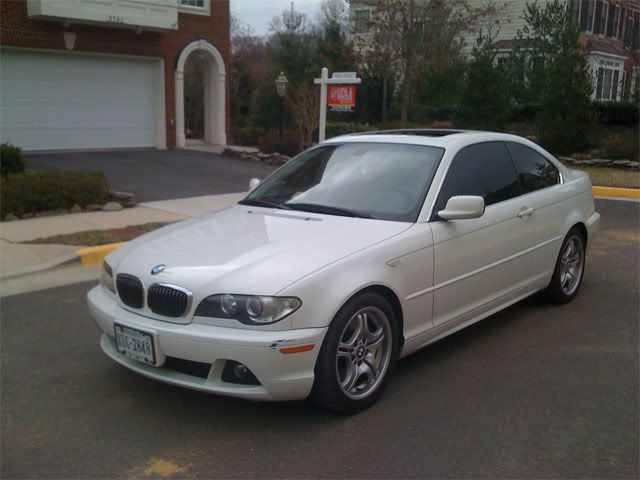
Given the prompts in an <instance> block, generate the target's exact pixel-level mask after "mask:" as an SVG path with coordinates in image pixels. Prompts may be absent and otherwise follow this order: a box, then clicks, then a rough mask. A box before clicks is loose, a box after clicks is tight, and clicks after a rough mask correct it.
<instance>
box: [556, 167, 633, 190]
mask: <svg viewBox="0 0 640 480" xmlns="http://www.w3.org/2000/svg"><path fill="white" fill-rule="evenodd" d="M569 168H574V167H571V166H569ZM575 168H576V170H583V171H585V172H587V173H588V174H589V176H590V177H591V183H592V184H593V185H597V186H600V187H624V188H640V172H638V171H632V170H623V169H621V168H609V167H589V166H582V165H580V166H576V167H575Z"/></svg>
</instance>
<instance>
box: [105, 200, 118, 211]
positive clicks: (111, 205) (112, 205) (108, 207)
mask: <svg viewBox="0 0 640 480" xmlns="http://www.w3.org/2000/svg"><path fill="white" fill-rule="evenodd" d="M120 210H122V205H120V204H119V203H118V202H107V203H105V204H104V205H103V206H102V211H103V212H118V211H120Z"/></svg>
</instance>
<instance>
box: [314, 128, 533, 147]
mask: <svg viewBox="0 0 640 480" xmlns="http://www.w3.org/2000/svg"><path fill="white" fill-rule="evenodd" d="M492 141H510V142H518V143H523V144H529V145H532V144H533V142H531V141H529V140H527V139H525V138H522V137H520V136H517V135H511V134H508V133H498V132H485V131H480V130H457V129H439V128H428V129H399V130H380V131H372V132H362V133H352V134H349V135H342V136H339V137H333V138H330V139H329V140H327V141H326V142H325V143H351V142H376V143H402V144H412V145H427V146H432V147H440V148H447V147H455V148H456V149H460V148H463V147H465V146H467V145H471V144H474V143H482V142H492Z"/></svg>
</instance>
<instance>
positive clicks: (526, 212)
mask: <svg viewBox="0 0 640 480" xmlns="http://www.w3.org/2000/svg"><path fill="white" fill-rule="evenodd" d="M535 211H536V209H535V208H533V207H522V209H521V210H520V211H519V212H518V216H519V217H520V218H523V217H529V216H531V215H533V212H535Z"/></svg>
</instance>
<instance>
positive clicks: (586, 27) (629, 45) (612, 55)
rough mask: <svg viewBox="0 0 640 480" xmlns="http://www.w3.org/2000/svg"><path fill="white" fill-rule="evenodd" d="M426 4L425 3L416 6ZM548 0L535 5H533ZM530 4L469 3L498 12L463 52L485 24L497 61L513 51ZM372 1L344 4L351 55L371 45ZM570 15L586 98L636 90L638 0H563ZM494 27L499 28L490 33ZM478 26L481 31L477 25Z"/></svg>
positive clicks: (620, 96)
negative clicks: (584, 65)
mask: <svg viewBox="0 0 640 480" xmlns="http://www.w3.org/2000/svg"><path fill="white" fill-rule="evenodd" d="M416 1H417V2H419V1H426V0H416ZM548 1H550V0H538V4H539V5H543V4H544V3H546V2H548ZM530 2H531V0H469V5H470V6H471V7H472V8H484V7H486V6H487V5H490V4H494V5H496V6H498V7H499V8H498V11H497V12H496V14H495V15H493V16H491V17H488V18H485V19H484V20H483V21H482V22H480V23H479V24H478V26H477V27H476V28H475V29H474V31H473V32H471V33H469V34H466V35H465V36H464V43H465V47H464V49H463V51H464V52H465V53H467V54H469V53H470V52H471V47H472V46H473V45H474V42H475V40H476V38H477V35H478V30H479V29H480V28H482V27H483V26H486V25H489V24H491V25H492V26H493V27H492V28H493V30H494V31H493V32H492V33H493V34H495V35H496V37H495V41H496V49H497V51H498V61H502V60H501V59H505V58H506V57H507V56H508V55H509V53H510V52H511V51H512V50H513V48H514V45H515V42H516V39H517V37H518V31H519V30H522V29H523V27H524V26H525V21H524V18H523V14H524V11H525V6H526V4H527V3H530ZM377 3H378V2H376V1H375V0H350V1H349V4H350V28H349V31H350V40H351V41H352V42H353V43H354V45H355V47H356V48H357V49H363V48H367V47H368V46H369V45H370V44H371V42H373V39H374V34H373V33H374V32H373V31H372V27H371V24H370V23H371V18H372V15H374V14H375V5H376V4H377ZM566 5H567V8H568V9H569V10H570V12H571V14H572V16H573V18H574V19H575V21H576V23H578V25H579V26H580V30H581V31H582V33H581V35H580V43H581V44H582V45H583V46H584V47H585V50H586V51H587V58H588V61H589V66H590V68H591V71H592V72H593V79H594V82H593V84H594V88H593V95H592V98H593V99H594V100H603V101H620V100H624V99H627V98H630V95H631V93H632V92H637V91H638V89H639V88H640V69H639V60H640V58H639V57H640V54H639V51H640V0H568V1H566ZM496 21H497V24H498V25H499V28H497V29H496ZM483 23H484V25H483Z"/></svg>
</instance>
